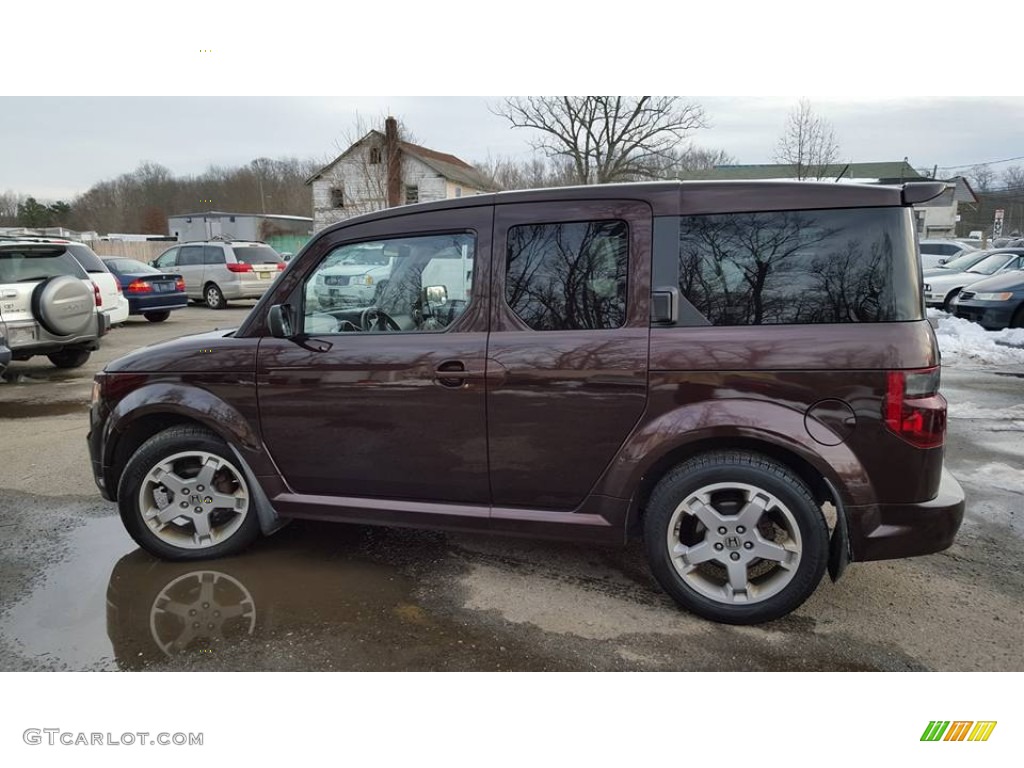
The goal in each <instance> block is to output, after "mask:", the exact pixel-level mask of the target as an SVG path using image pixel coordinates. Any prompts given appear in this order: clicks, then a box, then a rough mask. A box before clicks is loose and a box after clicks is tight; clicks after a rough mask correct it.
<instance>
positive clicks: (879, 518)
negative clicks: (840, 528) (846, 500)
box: [846, 469, 965, 561]
mask: <svg viewBox="0 0 1024 768" xmlns="http://www.w3.org/2000/svg"><path fill="white" fill-rule="evenodd" d="M964 504H965V499H964V492H963V489H962V488H961V487H960V483H958V482H957V480H956V478H955V477H953V475H951V474H950V473H949V472H948V471H947V470H946V469H943V470H942V480H941V481H940V483H939V492H938V494H937V495H936V496H935V498H934V499H931V500H930V501H922V502H917V503H907V504H872V505H869V506H863V507H847V508H846V515H847V520H848V523H849V536H850V549H851V552H852V554H853V558H852V559H853V560H854V561H863V560H892V559H896V558H902V557H914V556H916V555H928V554H931V553H933V552H940V551H942V550H944V549H946V548H947V547H949V546H950V545H951V544H952V543H953V539H954V538H955V537H956V532H957V531H958V530H959V529H960V523H961V521H962V520H963V517H964Z"/></svg>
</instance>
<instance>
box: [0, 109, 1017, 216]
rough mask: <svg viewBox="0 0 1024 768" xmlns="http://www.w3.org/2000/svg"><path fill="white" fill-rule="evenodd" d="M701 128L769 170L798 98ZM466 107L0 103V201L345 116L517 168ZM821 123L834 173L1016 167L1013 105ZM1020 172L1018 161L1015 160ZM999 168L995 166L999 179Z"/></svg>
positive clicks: (267, 151) (206, 155)
mask: <svg viewBox="0 0 1024 768" xmlns="http://www.w3.org/2000/svg"><path fill="white" fill-rule="evenodd" d="M686 98H688V99H690V100H693V101H696V102H699V103H700V104H701V105H703V106H704V108H705V110H706V112H707V116H708V118H709V121H710V127H708V128H707V129H703V130H699V131H696V132H695V133H694V134H693V136H692V141H693V142H694V143H696V144H698V145H702V146H707V147H711V148H717V149H724V150H725V151H727V152H729V153H730V154H731V155H733V156H734V157H735V158H736V160H737V162H741V163H762V162H772V152H773V149H774V147H775V144H776V142H777V140H778V137H779V135H780V133H781V132H782V130H783V126H784V124H785V120H786V115H787V113H788V111H789V110H790V109H791V108H792V107H793V106H794V105H795V104H796V102H797V101H798V97H790V98H786V97H773V98H766V97H738V96H734V97H707V96H695V97H686ZM499 102H500V100H499V99H496V98H491V99H485V98H478V97H424V96H419V97H377V98H374V97H356V98H346V97H340V96H336V97H320V98H317V97H291V98H275V97H150V98H126V97H0V115H2V116H3V119H0V191H7V190H11V191H14V192H19V193H22V194H31V195H35V196H36V197H39V198H46V199H51V198H52V199H55V198H71V197H74V196H75V195H76V194H79V193H81V192H84V191H85V190H87V189H88V188H89V187H90V186H91V185H92V184H94V183H96V182H98V181H100V180H103V179H109V178H112V177H114V176H117V175H119V174H121V173H126V172H128V171H131V170H133V169H134V168H135V167H136V166H137V165H138V164H139V163H140V162H144V161H148V162H155V163H160V164H162V165H164V166H166V167H167V168H169V169H170V170H171V171H172V173H174V174H176V175H188V174H197V173H201V172H202V171H203V170H205V169H206V168H207V167H209V166H210V165H221V166H234V165H241V164H244V163H247V162H249V161H250V160H252V159H253V158H255V157H263V156H265V157H302V158H316V159H329V158H331V157H333V156H334V155H336V154H337V153H338V147H339V146H342V147H343V146H345V143H346V137H347V136H348V135H349V134H351V133H352V131H353V129H354V126H355V119H356V114H357V113H359V114H361V115H363V116H364V117H368V118H373V117H376V116H378V115H380V114H383V113H391V114H395V115H398V116H400V117H401V118H402V120H403V121H404V122H405V123H406V125H407V126H408V127H409V129H410V130H411V131H412V133H413V134H414V137H415V139H416V140H417V141H418V142H419V143H421V144H423V145H425V146H428V147H431V148H433V149H437V150H440V151H443V152H449V153H451V154H454V155H457V156H459V157H461V158H462V159H464V160H466V161H467V162H473V161H477V160H483V159H486V158H487V157H488V156H499V155H503V156H515V157H527V156H529V155H530V153H531V149H530V147H529V138H530V134H529V133H528V132H527V131H525V130H523V129H511V128H510V127H509V126H508V124H507V122H506V121H505V120H504V119H503V118H501V117H500V116H497V115H495V114H493V112H492V111H491V109H490V107H493V106H495V105H497V104H498V103H499ZM812 105H813V106H814V108H815V110H816V111H817V112H818V113H819V114H821V115H822V116H824V117H826V118H827V119H828V120H830V121H831V122H832V124H833V126H834V128H835V131H836V136H837V138H838V141H839V145H840V149H841V155H842V159H843V160H845V161H856V162H866V161H882V160H902V159H903V158H904V157H908V158H909V159H910V162H911V163H912V164H913V165H914V166H915V167H929V168H930V167H932V166H934V165H938V166H940V169H942V167H945V168H944V170H941V172H942V173H946V174H947V175H951V174H953V173H955V172H956V169H955V168H952V167H951V166H959V165H967V164H972V163H976V162H982V161H996V160H1004V159H1007V158H1012V157H1014V156H1017V155H1024V142H1022V136H1024V129H1022V128H1021V126H1022V125H1024V102H1022V101H1021V100H1020V99H1014V100H999V99H996V98H985V99H966V98H959V99H938V98H931V99H911V100H907V99H897V98H885V99H881V100H865V99H858V100H851V101H842V100H838V99H829V100H812ZM1017 162H1022V163H1024V161H1017ZM1008 164H1012V163H1003V164H1002V165H999V166H995V168H996V170H999V169H1001V168H1003V167H1006V165H1008Z"/></svg>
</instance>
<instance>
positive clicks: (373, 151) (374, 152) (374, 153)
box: [370, 147, 380, 165]
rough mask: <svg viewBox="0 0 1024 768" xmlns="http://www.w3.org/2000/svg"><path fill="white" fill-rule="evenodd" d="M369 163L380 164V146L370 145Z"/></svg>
mask: <svg viewBox="0 0 1024 768" xmlns="http://www.w3.org/2000/svg"><path fill="white" fill-rule="evenodd" d="M370 165H380V147H370Z"/></svg>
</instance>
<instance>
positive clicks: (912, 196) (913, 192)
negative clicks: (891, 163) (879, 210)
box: [903, 181, 946, 205]
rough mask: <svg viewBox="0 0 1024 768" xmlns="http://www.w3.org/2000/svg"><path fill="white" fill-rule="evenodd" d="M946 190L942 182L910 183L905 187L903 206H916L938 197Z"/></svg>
mask: <svg viewBox="0 0 1024 768" xmlns="http://www.w3.org/2000/svg"><path fill="white" fill-rule="evenodd" d="M945 189H946V185H945V183H944V182H941V181H909V182H907V183H906V184H904V185H903V204H904V205H914V203H923V202H925V201H927V200H931V199H932V198H934V197H938V196H939V195H941V194H942V192H943V190H945Z"/></svg>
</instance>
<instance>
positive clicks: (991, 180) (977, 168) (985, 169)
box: [965, 165, 996, 192]
mask: <svg viewBox="0 0 1024 768" xmlns="http://www.w3.org/2000/svg"><path fill="white" fill-rule="evenodd" d="M965 176H967V178H968V179H969V180H970V182H971V184H972V185H973V186H974V188H975V189H976V190H978V191H979V192H988V191H989V190H991V189H992V187H993V185H994V184H995V181H996V172H995V171H993V170H992V169H991V168H990V167H989V166H987V165H974V166H971V169H970V170H969V171H967V173H966V174H965Z"/></svg>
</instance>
